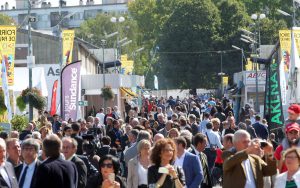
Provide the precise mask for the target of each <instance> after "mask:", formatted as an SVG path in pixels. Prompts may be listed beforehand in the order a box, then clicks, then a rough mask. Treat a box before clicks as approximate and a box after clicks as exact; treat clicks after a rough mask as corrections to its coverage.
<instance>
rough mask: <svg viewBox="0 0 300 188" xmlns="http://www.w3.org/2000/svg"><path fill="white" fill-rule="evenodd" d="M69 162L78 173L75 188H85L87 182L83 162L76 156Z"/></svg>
mask: <svg viewBox="0 0 300 188" xmlns="http://www.w3.org/2000/svg"><path fill="white" fill-rule="evenodd" d="M71 161H72V162H73V163H74V164H75V165H76V169H77V173H78V182H77V188H85V186H86V182H87V168H86V165H85V164H84V162H83V161H82V160H81V159H80V158H79V157H77V156H76V155H75V156H74V157H73V158H72V159H71Z"/></svg>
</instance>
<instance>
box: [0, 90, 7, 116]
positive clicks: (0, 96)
mask: <svg viewBox="0 0 300 188" xmlns="http://www.w3.org/2000/svg"><path fill="white" fill-rule="evenodd" d="M6 110H7V108H6V106H5V103H4V92H3V90H2V89H1V90H0V115H3V114H4V113H5V112H6Z"/></svg>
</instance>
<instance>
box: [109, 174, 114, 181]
mask: <svg viewBox="0 0 300 188" xmlns="http://www.w3.org/2000/svg"><path fill="white" fill-rule="evenodd" d="M108 180H109V181H110V182H114V181H115V174H114V173H110V174H108Z"/></svg>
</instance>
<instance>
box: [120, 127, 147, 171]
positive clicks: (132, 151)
mask: <svg viewBox="0 0 300 188" xmlns="http://www.w3.org/2000/svg"><path fill="white" fill-rule="evenodd" d="M143 139H147V140H150V139H151V135H150V133H149V132H148V131H144V130H142V131H140V132H139V134H138V137H137V140H136V143H135V144H133V145H132V146H131V147H130V148H128V150H126V152H125V154H124V160H125V163H126V165H127V164H128V162H129V160H130V159H132V158H134V157H135V156H137V154H138V151H137V145H138V143H139V141H141V140H143Z"/></svg>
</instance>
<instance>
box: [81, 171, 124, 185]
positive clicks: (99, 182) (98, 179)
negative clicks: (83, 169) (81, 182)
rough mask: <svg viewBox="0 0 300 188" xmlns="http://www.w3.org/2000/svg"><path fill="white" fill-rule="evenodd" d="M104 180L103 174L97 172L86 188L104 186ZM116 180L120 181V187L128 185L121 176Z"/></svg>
mask: <svg viewBox="0 0 300 188" xmlns="http://www.w3.org/2000/svg"><path fill="white" fill-rule="evenodd" d="M102 181H103V179H102V176H101V174H97V175H95V176H93V177H91V179H90V181H89V182H88V184H87V185H86V188H99V187H101V186H102ZM115 181H117V182H119V184H120V188H125V187H126V186H125V183H124V182H123V180H122V179H121V178H120V177H119V176H116V177H115Z"/></svg>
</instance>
